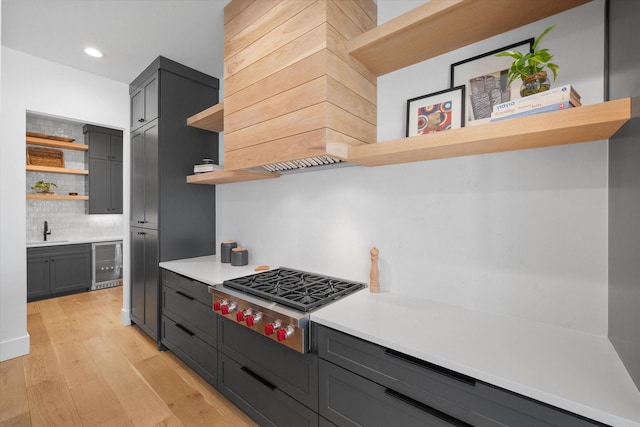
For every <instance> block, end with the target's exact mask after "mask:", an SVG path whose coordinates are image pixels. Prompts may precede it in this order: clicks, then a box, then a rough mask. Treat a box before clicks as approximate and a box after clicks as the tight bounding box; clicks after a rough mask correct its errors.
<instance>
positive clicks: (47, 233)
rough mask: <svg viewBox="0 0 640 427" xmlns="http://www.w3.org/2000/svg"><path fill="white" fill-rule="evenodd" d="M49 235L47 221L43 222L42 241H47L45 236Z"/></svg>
mask: <svg viewBox="0 0 640 427" xmlns="http://www.w3.org/2000/svg"><path fill="white" fill-rule="evenodd" d="M49 234H51V230H49V223H48V222H47V221H45V222H44V241H45V242H46V241H47V236H48V235H49Z"/></svg>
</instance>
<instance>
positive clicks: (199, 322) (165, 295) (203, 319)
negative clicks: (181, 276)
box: [162, 285, 218, 347]
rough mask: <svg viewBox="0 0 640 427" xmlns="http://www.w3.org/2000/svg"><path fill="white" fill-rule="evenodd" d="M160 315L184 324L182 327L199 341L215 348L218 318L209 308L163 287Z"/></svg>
mask: <svg viewBox="0 0 640 427" xmlns="http://www.w3.org/2000/svg"><path fill="white" fill-rule="evenodd" d="M162 314H164V315H165V316H167V317H170V318H171V319H173V320H174V321H175V322H177V323H184V326H186V327H187V328H189V330H191V331H193V332H194V333H196V334H197V335H198V337H199V338H200V339H202V340H204V341H206V342H207V343H208V344H209V345H211V346H214V347H216V346H217V343H216V334H217V322H218V316H217V315H216V314H215V313H214V312H213V310H212V309H211V306H207V305H204V304H202V303H200V302H198V301H197V300H194V299H192V298H191V297H190V296H188V295H186V294H185V293H183V292H181V291H175V290H173V289H172V288H169V287H167V286H164V285H163V286H162Z"/></svg>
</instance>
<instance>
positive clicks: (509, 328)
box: [311, 290, 640, 426]
mask: <svg viewBox="0 0 640 427" xmlns="http://www.w3.org/2000/svg"><path fill="white" fill-rule="evenodd" d="M311 320H312V321H313V322H316V323H319V324H322V325H325V326H328V327H331V328H334V329H336V330H339V331H342V332H345V333H347V334H350V335H353V336H356V337H359V338H362V339H364V340H367V341H371V342H374V343H376V344H379V345H381V346H384V347H388V348H392V349H394V350H397V351H400V352H402V353H406V354H408V355H411V356H414V357H417V358H419V359H422V360H425V361H428V362H431V363H434V364H437V365H440V366H442V367H445V368H449V369H452V370H454V371H457V372H460V373H463V374H466V375H469V376H471V377H474V378H476V379H478V380H480V381H484V382H486V383H489V384H493V385H496V386H498V387H502V388H504V389H507V390H511V391H513V392H516V393H519V394H522V395H524V396H528V397H531V398H533V399H536V400H539V401H541V402H545V403H548V404H550V405H553V406H556V407H559V408H562V409H566V410H567V411H570V412H574V413H576V414H580V415H583V416H585V417H587V418H591V419H593V420H596V421H600V422H602V423H605V424H609V425H612V426H640V392H639V391H638V389H637V388H636V386H635V385H634V383H633V381H632V379H631V377H630V376H629V374H628V373H627V371H626V369H625V367H624V365H623V364H622V361H621V360H620V358H619V357H618V355H617V353H616V351H615V350H614V348H613V346H612V345H611V343H610V342H609V340H608V338H607V337H604V336H597V335H591V334H587V333H583V332H579V331H574V330H570V329H566V328H560V327H554V326H551V325H547V324H544V323H539V322H532V321H527V320H525V319H520V318H517V317H509V316H501V315H495V314H489V313H481V312H477V311H473V310H468V309H464V308H460V307H455V306H451V305H446V304H441V303H437V302H434V301H429V300H421V299H419V298H415V297H413V296H403V295H398V294H393V293H380V294H372V293H370V292H369V291H368V290H363V291H360V292H358V293H356V294H354V295H350V296H348V297H346V298H344V299H341V300H338V301H336V302H334V303H332V304H330V305H328V306H326V307H324V308H321V309H319V310H317V311H314V312H313V313H311Z"/></svg>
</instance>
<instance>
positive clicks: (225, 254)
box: [220, 240, 238, 264]
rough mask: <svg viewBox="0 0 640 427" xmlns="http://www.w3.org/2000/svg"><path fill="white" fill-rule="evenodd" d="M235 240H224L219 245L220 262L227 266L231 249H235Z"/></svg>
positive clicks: (236, 245) (236, 244)
mask: <svg viewBox="0 0 640 427" xmlns="http://www.w3.org/2000/svg"><path fill="white" fill-rule="evenodd" d="M237 247H238V243H237V242H236V241H235V240H224V241H222V243H220V262H224V263H227V264H229V263H230V262H231V249H233V248H237Z"/></svg>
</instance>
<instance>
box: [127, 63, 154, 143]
mask: <svg viewBox="0 0 640 427" xmlns="http://www.w3.org/2000/svg"><path fill="white" fill-rule="evenodd" d="M158 75H159V73H157V72H156V73H153V74H152V75H151V76H145V79H144V80H143V81H141V82H138V81H137V82H136V86H135V87H134V88H130V89H129V92H130V98H131V130H132V131H134V130H136V129H138V128H140V127H141V126H144V125H145V124H147V123H149V122H150V121H152V120H154V119H156V118H157V117H158V96H159V95H158V88H159V85H158Z"/></svg>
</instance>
